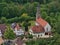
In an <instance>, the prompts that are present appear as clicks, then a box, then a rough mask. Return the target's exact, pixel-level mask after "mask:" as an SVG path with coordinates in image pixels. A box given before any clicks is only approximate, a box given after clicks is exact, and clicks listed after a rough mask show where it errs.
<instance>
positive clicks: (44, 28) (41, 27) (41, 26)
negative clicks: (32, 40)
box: [29, 5, 51, 38]
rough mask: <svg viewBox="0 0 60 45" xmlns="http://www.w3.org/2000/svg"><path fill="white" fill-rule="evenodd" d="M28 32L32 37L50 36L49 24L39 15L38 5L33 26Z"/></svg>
mask: <svg viewBox="0 0 60 45" xmlns="http://www.w3.org/2000/svg"><path fill="white" fill-rule="evenodd" d="M29 33H30V34H32V35H33V36H34V37H40V38H48V37H50V36H51V26H50V24H49V23H48V22H47V21H45V20H44V19H43V18H42V17H41V15H40V6H39V5H38V7H37V13H36V21H35V26H32V27H31V28H30V30H29Z"/></svg>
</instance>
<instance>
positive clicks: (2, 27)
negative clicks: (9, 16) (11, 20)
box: [0, 24, 6, 33]
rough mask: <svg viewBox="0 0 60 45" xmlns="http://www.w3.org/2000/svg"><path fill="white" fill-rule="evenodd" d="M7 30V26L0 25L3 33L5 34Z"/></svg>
mask: <svg viewBox="0 0 60 45" xmlns="http://www.w3.org/2000/svg"><path fill="white" fill-rule="evenodd" d="M5 29H6V25H5V24H0V30H1V32H2V33H4V32H5Z"/></svg>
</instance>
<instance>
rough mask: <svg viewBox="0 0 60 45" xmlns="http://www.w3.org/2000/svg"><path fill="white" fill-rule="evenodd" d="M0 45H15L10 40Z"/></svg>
mask: <svg viewBox="0 0 60 45" xmlns="http://www.w3.org/2000/svg"><path fill="white" fill-rule="evenodd" d="M1 45H15V43H14V42H13V41H11V40H6V41H4V42H3V43H2V44H1Z"/></svg>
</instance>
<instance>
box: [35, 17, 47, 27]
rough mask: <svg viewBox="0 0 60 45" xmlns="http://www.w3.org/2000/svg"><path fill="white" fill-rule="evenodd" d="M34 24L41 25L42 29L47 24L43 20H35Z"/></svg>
mask: <svg viewBox="0 0 60 45" xmlns="http://www.w3.org/2000/svg"><path fill="white" fill-rule="evenodd" d="M36 22H37V23H38V24H39V25H41V26H42V27H45V26H46V24H47V22H46V21H45V20H43V19H42V18H38V19H36Z"/></svg>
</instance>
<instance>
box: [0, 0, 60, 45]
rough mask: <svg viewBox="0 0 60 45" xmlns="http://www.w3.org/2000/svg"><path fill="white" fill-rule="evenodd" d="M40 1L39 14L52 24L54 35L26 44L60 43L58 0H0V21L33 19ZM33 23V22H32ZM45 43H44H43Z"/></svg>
mask: <svg viewBox="0 0 60 45" xmlns="http://www.w3.org/2000/svg"><path fill="white" fill-rule="evenodd" d="M38 3H40V14H41V17H42V18H43V19H45V20H46V21H47V22H49V24H50V25H51V26H52V33H53V36H55V37H54V38H52V39H49V40H50V41H49V44H48V43H46V42H48V41H47V40H45V41H44V40H43V39H42V40H40V41H38V40H37V41H38V42H39V43H38V42H36V44H35V42H34V41H33V42H28V43H29V44H28V43H27V44H28V45H30V44H31V45H33V44H34V45H40V44H41V45H60V41H59V40H60V38H59V35H60V0H0V23H8V24H10V23H12V22H19V23H23V22H25V21H26V20H29V21H33V20H35V17H36V7H37V4H38ZM32 24H33V23H32ZM45 43H46V44H45Z"/></svg>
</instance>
